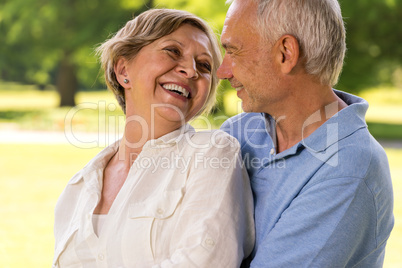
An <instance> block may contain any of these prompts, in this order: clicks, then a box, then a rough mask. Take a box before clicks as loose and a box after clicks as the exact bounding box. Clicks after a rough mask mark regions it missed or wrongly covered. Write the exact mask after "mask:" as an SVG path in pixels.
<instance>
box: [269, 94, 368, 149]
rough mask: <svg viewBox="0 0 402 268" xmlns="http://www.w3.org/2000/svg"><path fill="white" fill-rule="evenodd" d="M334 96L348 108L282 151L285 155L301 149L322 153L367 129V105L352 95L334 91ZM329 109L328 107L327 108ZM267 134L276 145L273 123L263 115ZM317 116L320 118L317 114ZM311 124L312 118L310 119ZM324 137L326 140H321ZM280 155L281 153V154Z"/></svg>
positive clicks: (270, 118)
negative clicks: (359, 130) (355, 133)
mask: <svg viewBox="0 0 402 268" xmlns="http://www.w3.org/2000/svg"><path fill="white" fill-rule="evenodd" d="M334 92H335V94H336V95H337V96H338V97H340V98H341V99H342V100H343V101H344V102H345V103H346V104H347V105H348V107H346V108H344V109H342V110H341V111H339V112H338V113H336V114H335V115H334V116H332V117H331V118H330V119H328V120H327V121H326V122H325V123H324V124H323V125H321V126H320V127H319V128H318V129H317V130H315V131H314V132H313V133H312V134H311V135H310V136H308V137H307V138H305V139H303V140H302V141H300V142H299V143H298V144H296V145H294V146H293V147H292V148H289V149H288V150H286V151H284V152H283V153H284V154H286V155H291V154H295V153H296V152H297V150H298V149H299V148H301V147H305V148H307V149H309V150H311V151H312V152H317V153H318V152H323V151H325V150H326V149H327V148H328V147H330V146H331V145H333V144H335V143H337V142H338V141H340V140H342V139H344V138H346V137H347V136H350V135H351V134H352V133H354V132H356V131H357V130H358V129H361V128H365V127H367V124H366V121H365V115H366V112H367V109H368V103H367V101H365V100H364V99H362V98H360V97H357V96H354V95H352V94H349V93H346V92H342V91H338V90H334ZM329 108H330V107H329ZM263 116H264V118H265V124H266V129H267V133H268V134H269V135H270V136H271V138H272V140H273V142H274V144H275V143H276V130H275V127H272V126H274V124H275V121H274V120H273V118H272V117H271V116H270V115H266V114H263ZM318 116H320V115H319V114H318ZM311 120H312V122H314V118H312V117H311ZM323 137H326V138H323ZM281 154H282V153H281Z"/></svg>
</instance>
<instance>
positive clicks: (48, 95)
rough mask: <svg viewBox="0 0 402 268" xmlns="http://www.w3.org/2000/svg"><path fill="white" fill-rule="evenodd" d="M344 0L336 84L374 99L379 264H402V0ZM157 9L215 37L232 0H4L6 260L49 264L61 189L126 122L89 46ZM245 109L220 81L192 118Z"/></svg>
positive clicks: (208, 123)
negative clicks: (383, 232)
mask: <svg viewBox="0 0 402 268" xmlns="http://www.w3.org/2000/svg"><path fill="white" fill-rule="evenodd" d="M340 3H341V6H342V9H343V16H344V18H345V22H346V28H347V45H348V52H347V57H346V63H345V67H344V70H343V73H342V76H341V79H340V82H339V84H338V85H337V87H336V88H337V89H340V90H344V91H347V92H351V93H354V94H357V95H359V96H362V97H364V98H365V99H366V100H368V102H369V103H370V109H369V111H368V114H367V121H368V126H369V130H370V132H371V133H372V134H373V135H374V136H375V137H376V138H377V139H378V140H379V141H380V143H381V144H382V145H383V146H384V148H385V150H386V152H387V154H388V157H389V161H390V166H391V173H392V179H393V184H394V195H395V208H394V212H395V218H396V221H395V227H394V230H393V233H392V235H391V238H390V240H389V242H388V246H387V252H386V259H385V265H384V267H402V255H401V254H400V253H401V252H402V197H401V194H400V193H401V191H402V45H401V43H402V0H354V1H347V0H341V1H340ZM152 7H168V8H175V9H184V10H187V11H190V12H193V13H195V14H196V15H199V16H201V17H202V18H204V19H205V20H207V21H208V22H209V23H210V24H211V25H212V26H213V28H214V29H216V32H217V34H218V35H219V33H220V31H221V29H222V26H223V22H224V18H225V14H226V11H227V8H228V6H227V5H225V1H224V0H219V1H216V0H203V1H197V0H102V1H100V0H0V267H4V268H7V267H49V266H51V262H52V257H53V243H54V241H53V233H52V232H53V209H54V206H55V203H56V201H57V198H58V196H59V195H60V193H61V191H62V190H63V188H64V187H65V185H66V184H67V182H68V180H69V179H70V177H71V176H73V175H74V174H75V173H76V172H77V171H78V170H80V169H81V168H82V167H83V166H84V165H85V164H86V163H87V162H88V161H89V160H90V159H91V158H92V157H93V156H94V155H95V154H96V153H98V152H99V151H100V150H101V149H102V148H104V147H105V146H107V145H108V144H110V143H111V142H113V141H115V140H116V139H118V138H119V137H120V136H121V134H122V130H123V127H124V116H123V113H122V112H121V111H120V108H119V107H118V105H117V102H116V101H115V100H114V97H113V95H112V94H111V93H110V92H108V91H107V90H106V87H105V85H104V81H103V76H102V73H101V72H100V67H99V63H98V61H97V59H96V56H95V54H94V48H95V47H96V46H97V45H98V44H99V43H101V42H103V41H104V40H106V39H107V38H109V37H111V34H112V33H115V32H116V31H117V30H118V29H120V28H121V27H122V26H124V24H125V22H127V21H128V20H130V19H131V18H132V17H133V16H135V15H137V14H139V13H141V12H142V11H145V10H147V9H149V8H152ZM301 23H302V22H301ZM240 107H241V106H240V102H239V100H238V99H237V97H236V92H235V91H233V90H232V89H230V87H229V85H228V84H227V83H222V85H221V87H220V89H219V94H218V102H217V105H216V107H215V109H214V110H213V113H212V114H211V115H210V116H208V117H201V118H200V119H198V120H195V121H194V122H192V124H193V125H194V126H195V127H197V128H198V129H207V128H218V127H219V126H220V124H221V123H222V122H223V121H224V120H225V119H226V118H228V117H229V116H233V115H235V114H237V113H239V112H241V108H240Z"/></svg>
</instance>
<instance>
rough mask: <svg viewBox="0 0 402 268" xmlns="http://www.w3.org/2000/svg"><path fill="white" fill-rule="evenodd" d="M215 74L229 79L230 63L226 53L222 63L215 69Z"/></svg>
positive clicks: (220, 77)
mask: <svg viewBox="0 0 402 268" xmlns="http://www.w3.org/2000/svg"><path fill="white" fill-rule="evenodd" d="M216 75H217V76H218V78H219V79H230V78H232V77H233V73H232V63H231V60H230V59H229V57H228V56H227V54H226V55H225V56H224V57H223V61H222V64H221V66H219V68H218V70H217V71H216Z"/></svg>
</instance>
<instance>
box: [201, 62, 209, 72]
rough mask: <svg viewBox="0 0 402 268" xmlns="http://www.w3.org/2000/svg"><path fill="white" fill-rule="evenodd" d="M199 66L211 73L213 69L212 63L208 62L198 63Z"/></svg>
mask: <svg viewBox="0 0 402 268" xmlns="http://www.w3.org/2000/svg"><path fill="white" fill-rule="evenodd" d="M198 66H199V67H200V70H201V71H202V72H205V73H210V72H211V70H212V67H211V64H209V63H208V62H200V63H198Z"/></svg>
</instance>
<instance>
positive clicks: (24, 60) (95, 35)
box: [0, 0, 152, 101]
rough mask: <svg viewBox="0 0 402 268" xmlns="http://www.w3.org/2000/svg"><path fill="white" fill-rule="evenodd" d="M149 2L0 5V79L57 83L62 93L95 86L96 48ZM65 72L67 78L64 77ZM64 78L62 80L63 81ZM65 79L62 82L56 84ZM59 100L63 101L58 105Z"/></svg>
mask: <svg viewBox="0 0 402 268" xmlns="http://www.w3.org/2000/svg"><path fill="white" fill-rule="evenodd" d="M147 4H148V5H151V4H152V3H151V1H148V2H143V1H127V0H119V1H116V0H107V1H99V0H82V1H81V0H40V1H38V0H12V1H11V0H7V1H4V0H3V1H2V2H0V38H1V40H0V43H1V44H2V46H1V47H0V58H1V59H2V60H1V61H0V77H2V78H3V79H4V80H9V81H10V80H11V81H19V82H29V83H36V84H39V85H46V84H49V83H51V84H57V83H56V80H57V79H60V80H59V81H62V82H61V83H60V84H58V85H57V87H58V89H59V91H60V93H61V96H62V97H63V94H62V93H63V90H61V87H63V86H65V85H63V84H70V88H67V90H70V91H72V92H71V93H72V94H74V92H75V91H76V86H77V85H76V83H75V81H76V80H77V75H78V82H79V84H80V85H81V86H82V87H85V88H90V87H93V86H94V85H96V86H99V83H97V81H96V78H97V76H98V72H99V65H98V64H97V61H96V59H95V57H94V54H93V48H94V46H96V44H98V43H100V42H102V41H104V40H105V39H106V38H107V37H108V36H109V35H110V33H111V32H115V31H117V30H118V28H119V27H120V26H122V25H123V24H124V23H125V22H126V21H127V20H129V19H131V17H132V13H133V12H134V11H138V12H141V11H142V10H145V9H147V8H148V7H147V6H146V5H147ZM67 72H69V73H68V74H66V73H67ZM66 75H67V76H66ZM61 77H64V79H61ZM62 101H63V100H62Z"/></svg>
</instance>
